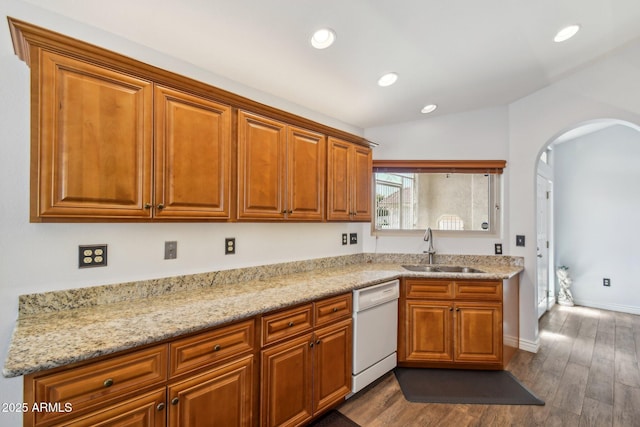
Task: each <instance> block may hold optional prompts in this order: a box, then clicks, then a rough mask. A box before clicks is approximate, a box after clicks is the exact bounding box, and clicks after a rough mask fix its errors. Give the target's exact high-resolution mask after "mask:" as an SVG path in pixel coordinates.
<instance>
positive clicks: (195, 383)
mask: <svg viewBox="0 0 640 427" xmlns="http://www.w3.org/2000/svg"><path fill="white" fill-rule="evenodd" d="M255 322H256V320H255V318H253V319H249V320H244V321H240V322H236V323H233V324H230V325H226V326H222V327H219V328H216V329H213V330H209V331H206V332H202V333H199V334H195V335H191V336H188V337H185V338H178V339H175V340H173V341H171V342H169V343H166V344H160V345H156V346H153V347H149V348H145V349H142V350H134V351H130V352H127V353H124V354H121V355H114V356H112V357H107V358H104V359H102V360H99V361H95V362H87V363H82V364H78V365H76V366H73V367H70V368H66V369H65V368H59V369H55V370H52V371H48V372H46V371H45V372H38V373H35V374H31V375H27V376H26V377H25V382H24V384H25V388H24V393H25V402H28V405H29V408H32V407H33V405H34V404H41V403H50V404H56V403H58V404H59V405H60V408H61V409H62V410H55V411H53V410H46V411H44V410H43V411H40V412H35V411H30V412H28V413H26V414H25V415H24V425H25V426H27V427H28V426H38V427H40V426H42V427H50V426H76V427H81V426H82V427H84V426H86V427H89V426H92V427H93V426H101V427H106V426H119V427H122V426H129V427H134V426H136V427H161V426H176V427H177V426H188V427H198V426H209V425H221V426H223V425H224V426H241V427H251V426H255V425H256V424H257V403H258V401H257V386H258V383H257V379H258V378H257V373H256V371H257V366H256V363H257V362H256V360H257V359H256V354H257V353H256V351H257V350H256V349H257V345H256V344H257V342H256V337H257V335H256V333H255V329H256V327H255ZM67 408H68V410H65V409H67Z"/></svg>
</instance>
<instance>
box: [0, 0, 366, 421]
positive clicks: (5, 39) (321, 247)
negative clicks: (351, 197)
mask: <svg viewBox="0 0 640 427" xmlns="http://www.w3.org/2000/svg"><path fill="white" fill-rule="evenodd" d="M5 16H12V17H14V18H17V19H21V20H24V21H27V22H30V23H33V24H36V25H40V26H42V27H45V28H49V29H52V30H54V31H58V32H61V33H64V34H68V35H71V36H74V37H76V38H79V39H82V40H85V41H89V42H91V43H94V44H97V45H100V46H103V47H105V48H108V49H111V50H114V51H117V52H120V53H123V54H125V55H128V56H131V57H134V58H137V59H141V60H143V61H145V62H148V63H151V64H153V65H156V66H159V67H162V68H165V69H169V70H173V71H175V72H178V73H180V74H183V75H187V76H190V77H193V78H196V79H198V80H201V81H205V82H208V83H211V84H214V85H216V86H218V87H222V88H224V89H227V90H230V91H232V92H235V93H238V94H240V95H244V96H247V97H249V98H251V99H255V100H257V101H260V102H263V103H266V104H269V105H272V106H275V107H278V108H282V109H284V110H286V111H289V112H292V113H295V114H299V115H301V116H304V117H307V118H310V119H312V120H316V121H318V122H321V123H324V124H326V125H329V126H333V127H336V128H340V129H342V130H345V131H348V132H352V133H356V134H360V135H361V134H362V131H361V130H360V129H358V128H355V127H352V126H349V125H347V124H344V123H341V122H339V121H338V120H335V119H331V118H328V117H324V116H321V115H319V114H317V113H314V112H310V111H307V110H305V109H303V108H300V107H299V106H296V105H292V104H290V103H287V102H286V101H283V100H281V99H277V98H274V97H272V96H269V95H266V94H265V93H261V92H259V91H256V90H254V89H250V88H246V87H242V86H239V85H237V84H235V83H233V82H230V81H228V80H225V79H223V78H220V77H217V76H215V75H211V74H208V73H206V72H204V71H203V70H200V69H196V68H194V67H192V66H190V65H189V64H186V63H182V62H180V61H176V60H174V59H172V58H168V57H165V56H162V55H160V54H158V53H157V52H155V51H153V50H151V49H148V48H144V47H141V46H137V45H135V44H132V43H129V42H127V41H125V40H122V39H119V38H117V37H115V36H111V35H109V34H106V33H104V32H101V31H99V30H95V29H92V28H88V27H86V26H84V25H82V24H80V23H78V22H74V21H71V20H68V19H66V18H62V17H59V16H57V15H55V14H52V13H50V12H44V11H42V10H41V9H38V8H36V7H34V6H31V5H28V4H25V3H22V2H19V1H13V0H2V2H0V17H2V19H1V20H0V70H1V73H0V75H1V76H2V78H0V100H1V102H0V129H2V137H1V138H0V194H1V195H2V203H0V254H2V255H1V256H0V358H2V362H4V356H5V355H6V352H7V348H8V345H9V340H10V337H11V333H12V331H13V327H14V325H15V319H16V317H17V308H18V296H19V295H21V294H26V293H32V292H43V291H49V290H58V289H67V288H76V287H84V286H93V285H100V284H107V283H119V282H126V281H132V280H139V279H148V278H156V277H165V276H173V275H180V274H190V273H198V272H203V271H212V270H221V269H229V268H235V267H243V266H253V265H261V264H269V263H277V262H285V261H294V260H301V259H310V258H318V257H324V256H336V255H344V254H351V253H360V252H362V243H359V244H357V245H347V246H342V244H341V234H342V233H345V232H346V233H350V232H358V233H359V234H360V236H362V230H363V226H362V225H361V224H347V223H339V224H264V223H262V224H255V223H249V224H247V223H243V224H237V223H233V224H225V223H194V224H191V223H189V224H185V223H183V224H167V223H162V224H31V223H29V222H28V221H29V141H30V134H29V129H30V113H29V75H30V74H29V73H30V70H29V68H28V67H27V66H26V64H25V63H23V62H21V61H20V60H19V59H18V57H17V56H15V54H14V52H13V47H12V44H11V39H10V35H9V29H8V25H7V24H6V22H7V21H6V18H5ZM365 229H366V230H367V231H368V227H365ZM301 236H304V237H303V238H301ZM225 237H235V238H236V239H237V240H236V243H237V249H236V251H237V253H236V254H235V255H227V256H225V255H224V252H223V247H224V238H225ZM166 240H177V241H178V258H177V259H176V260H171V261H165V260H163V254H164V252H163V246H164V241H166ZM359 241H360V242H362V239H359ZM93 243H107V244H108V245H109V256H108V261H109V266H108V267H106V268H91V269H84V270H79V269H78V268H77V256H78V255H77V250H78V249H77V247H78V245H80V244H93ZM22 400H23V398H22V378H10V379H7V378H4V377H2V376H0V403H5V402H6V403H9V402H12V403H17V402H22ZM0 425H1V426H17V425H21V417H20V414H9V413H2V412H0Z"/></svg>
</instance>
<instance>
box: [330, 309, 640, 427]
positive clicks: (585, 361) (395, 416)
mask: <svg viewBox="0 0 640 427" xmlns="http://www.w3.org/2000/svg"><path fill="white" fill-rule="evenodd" d="M639 361H640V316H637V315H632V314H625V313H617V312H612V311H606V310H598V309H592V308H586V307H563V306H558V305H557V306H555V307H554V308H553V309H552V310H551V311H550V312H548V313H547V314H545V315H544V316H543V317H542V318H541V319H540V350H539V351H538V353H535V354H534V353H529V352H526V351H522V350H520V351H518V352H517V353H516V355H515V356H514V358H513V359H512V360H511V363H509V366H508V368H507V369H508V370H509V371H511V372H512V373H513V374H514V375H515V376H516V377H518V378H519V379H520V380H521V382H522V383H524V384H525V385H526V386H527V387H528V388H529V389H530V390H532V391H533V392H534V393H535V394H536V395H537V396H539V397H540V398H542V399H543V400H544V401H545V402H546V405H545V406H508V405H448V404H424V403H411V402H407V401H406V400H405V399H404V397H403V396H402V392H401V391H400V388H399V386H398V383H397V381H396V379H395V377H394V376H393V374H387V375H386V376H385V377H383V378H382V379H381V380H380V381H379V382H378V383H377V384H376V385H375V386H373V387H371V388H369V389H367V390H364V391H363V392H361V393H359V394H358V395H356V396H354V397H352V398H351V399H349V400H347V401H346V402H345V403H344V404H343V405H342V406H340V408H339V410H340V412H342V413H343V414H345V415H346V416H348V417H349V418H351V419H352V420H353V421H355V422H357V423H358V424H360V425H361V426H363V427H375V426H402V427H407V426H420V427H422V426H456V427H458V426H491V427H494V426H538V425H540V426H563V427H564V426H598V427H600V426H640V370H639V368H638V362H639Z"/></svg>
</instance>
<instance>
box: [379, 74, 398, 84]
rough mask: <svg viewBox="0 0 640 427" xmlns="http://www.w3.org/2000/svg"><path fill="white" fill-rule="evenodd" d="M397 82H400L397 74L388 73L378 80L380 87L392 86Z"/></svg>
mask: <svg viewBox="0 0 640 427" xmlns="http://www.w3.org/2000/svg"><path fill="white" fill-rule="evenodd" d="M396 80H398V74H397V73H387V74H385V75H384V76H382V77H380V78H379V79H378V86H382V87H385V86H391V85H392V84H394V83H395V82H396Z"/></svg>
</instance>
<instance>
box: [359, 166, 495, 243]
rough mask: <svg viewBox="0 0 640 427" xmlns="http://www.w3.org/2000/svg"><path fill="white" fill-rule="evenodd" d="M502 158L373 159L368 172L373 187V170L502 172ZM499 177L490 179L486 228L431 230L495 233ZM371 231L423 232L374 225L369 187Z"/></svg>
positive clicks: (378, 233)
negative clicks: (488, 226) (488, 215)
mask: <svg viewBox="0 0 640 427" xmlns="http://www.w3.org/2000/svg"><path fill="white" fill-rule="evenodd" d="M506 165H507V162H506V160H373V170H372V174H371V180H372V188H374V189H375V188H376V187H375V177H376V172H391V173H476V174H479V173H482V174H490V175H502V174H503V170H504V168H505V167H506ZM501 181H502V180H501V179H499V177H495V178H494V179H492V185H491V190H490V191H489V206H492V209H491V214H490V224H491V225H490V229H489V230H488V231H482V230H435V229H434V230H433V233H436V234H437V235H438V236H442V237H499V236H500V233H501V229H502V214H501V211H500V206H501V204H502V203H501V202H502V185H501ZM371 193H372V199H371V200H372V211H373V218H372V220H371V234H372V235H373V236H417V235H423V234H424V232H425V230H422V229H415V230H400V229H394V230H389V229H377V228H376V217H375V215H376V200H375V198H376V192H375V191H372V192H371Z"/></svg>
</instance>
